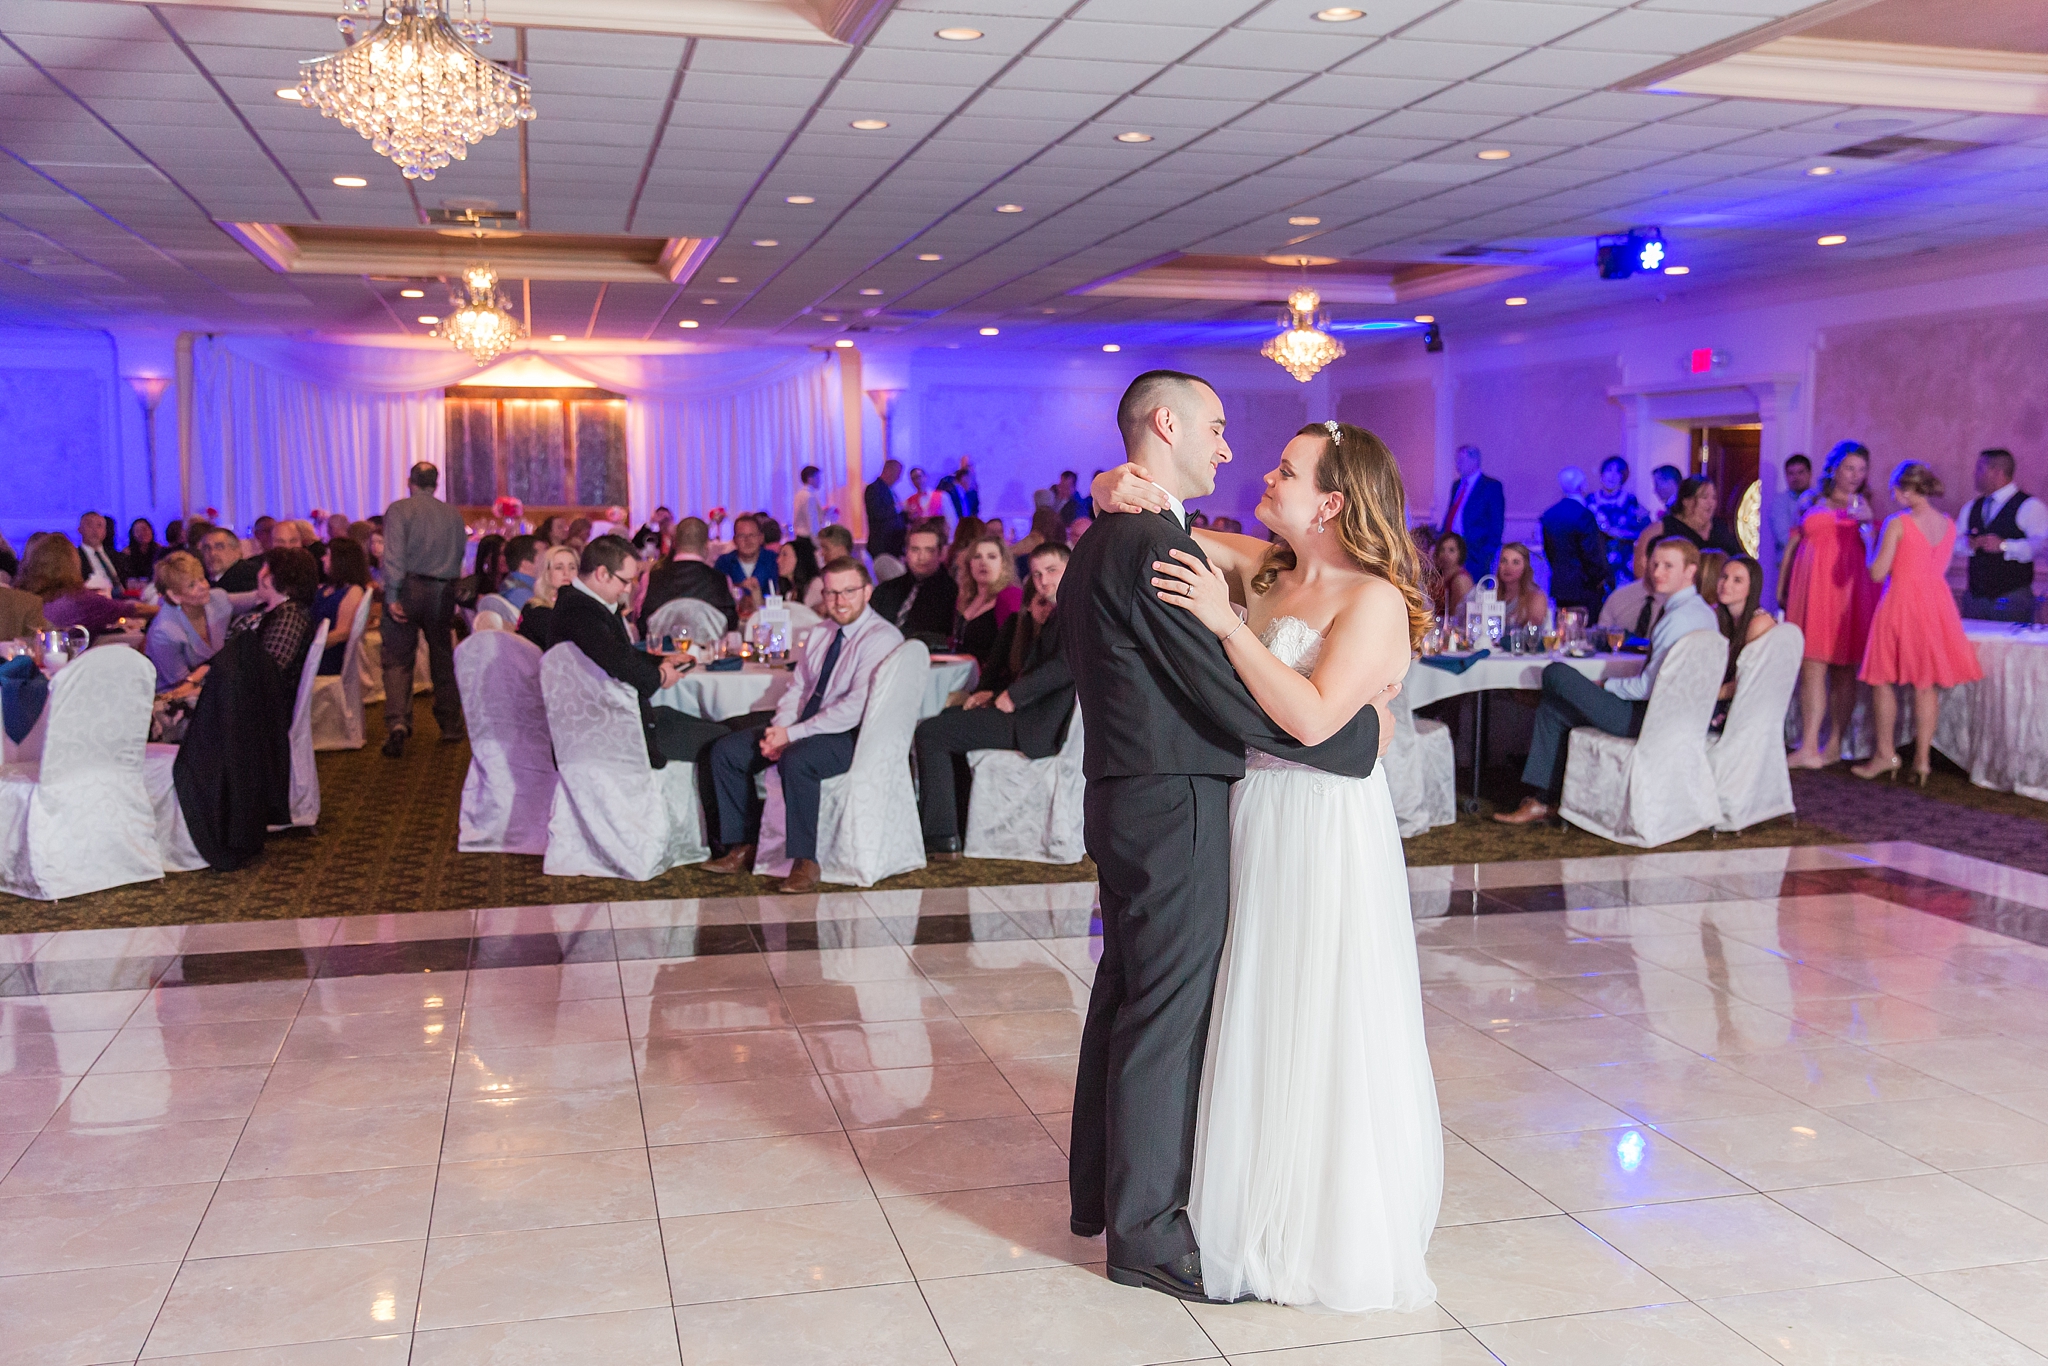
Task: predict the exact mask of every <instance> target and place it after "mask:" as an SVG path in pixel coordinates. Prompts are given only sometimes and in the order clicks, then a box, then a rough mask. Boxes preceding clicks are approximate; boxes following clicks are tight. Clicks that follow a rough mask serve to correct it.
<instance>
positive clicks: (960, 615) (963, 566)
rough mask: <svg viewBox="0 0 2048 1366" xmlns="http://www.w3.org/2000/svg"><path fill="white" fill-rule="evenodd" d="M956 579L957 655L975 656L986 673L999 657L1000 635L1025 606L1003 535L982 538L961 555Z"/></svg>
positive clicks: (954, 630)
mask: <svg viewBox="0 0 2048 1366" xmlns="http://www.w3.org/2000/svg"><path fill="white" fill-rule="evenodd" d="M953 578H954V580H955V581H956V582H957V584H958V586H959V593H958V605H957V606H956V607H955V608H954V609H953V639H952V642H951V645H950V648H951V650H952V652H953V653H954V654H963V655H973V656H974V661H975V663H976V664H978V665H980V666H981V671H982V672H983V673H987V672H988V668H989V660H990V659H991V658H993V657H994V655H995V648H996V633H997V632H998V631H1000V630H1001V629H1002V628H1003V625H1004V623H1006V622H1007V621H1009V619H1010V618H1011V617H1012V616H1015V615H1016V612H1017V609H1018V608H1019V607H1021V606H1023V604H1024V590H1023V589H1021V588H1019V587H1018V586H1017V582H1016V579H1015V577H1014V576H1013V574H1012V566H1011V564H1010V552H1009V550H1008V549H1007V548H1006V547H1005V546H1004V545H1003V538H1002V537H1001V536H1000V535H994V536H991V535H986V534H984V535H982V536H980V537H978V538H977V539H976V540H975V541H974V542H973V544H971V545H969V546H968V547H967V548H966V550H965V551H964V552H963V553H962V554H961V556H960V560H959V562H958V564H957V565H956V566H955V567H954V570H953Z"/></svg>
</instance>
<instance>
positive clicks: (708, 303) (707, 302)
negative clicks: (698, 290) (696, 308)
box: [697, 299, 718, 308]
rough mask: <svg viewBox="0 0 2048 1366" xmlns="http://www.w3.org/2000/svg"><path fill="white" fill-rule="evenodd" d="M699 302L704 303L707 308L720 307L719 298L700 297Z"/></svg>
mask: <svg viewBox="0 0 2048 1366" xmlns="http://www.w3.org/2000/svg"><path fill="white" fill-rule="evenodd" d="M697 302H698V303H700V304H702V305H704V306H705V307H706V308H716V307H718V300H716V299H699V300H697Z"/></svg>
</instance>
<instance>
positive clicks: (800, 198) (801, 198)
mask: <svg viewBox="0 0 2048 1366" xmlns="http://www.w3.org/2000/svg"><path fill="white" fill-rule="evenodd" d="M782 202H783V203H785V204H815V203H817V202H818V200H817V196H815V195H808V194H791V195H784V196H783V197H782Z"/></svg>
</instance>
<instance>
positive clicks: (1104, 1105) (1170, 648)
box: [1060, 370, 1393, 1300]
mask: <svg viewBox="0 0 2048 1366" xmlns="http://www.w3.org/2000/svg"><path fill="white" fill-rule="evenodd" d="M1117 426H1118V427H1119V428H1120V429H1121V430H1122V432H1123V439H1124V450H1125V452H1126V454H1127V457H1128V458H1129V459H1130V460H1131V461H1133V462H1134V463H1136V464H1139V465H1142V466H1144V467H1145V469H1147V470H1148V471H1150V472H1151V474H1152V477H1153V479H1154V481H1155V482H1156V483H1157V484H1158V485H1159V486H1160V487H1161V489H1163V490H1164V491H1165V493H1166V495H1167V501H1168V503H1169V504H1170V510H1169V511H1167V512H1140V513H1132V514H1128V515H1124V516H1109V517H1102V518H1100V519H1098V520H1097V521H1096V523H1095V524H1094V526H1092V527H1090V528H1089V530H1088V533H1087V534H1086V535H1084V536H1083V537H1082V538H1081V541H1080V544H1079V545H1077V546H1076V547H1075V548H1074V557H1073V560H1072V562H1071V563H1070V564H1069V565H1068V567H1067V576H1066V578H1065V580H1064V581H1063V582H1062V584H1061V587H1060V602H1061V606H1062V607H1063V608H1064V609H1065V610H1063V611H1062V612H1061V613H1060V615H1061V617H1062V618H1063V619H1065V620H1066V621H1067V623H1068V624H1067V626H1066V628H1065V629H1066V633H1067V635H1066V653H1067V663H1068V665H1069V667H1070V668H1071V669H1072V671H1073V675H1074V684H1075V689H1076V692H1077V694H1078V696H1079V701H1080V708H1081V715H1083V716H1085V717H1086V718H1087V720H1088V725H1087V739H1086V747H1087V753H1086V757H1085V759H1084V761H1083V770H1084V772H1085V773H1086V775H1087V779H1088V794H1087V798H1086V800H1085V803H1084V810H1085V820H1086V839H1087V845H1088V853H1089V855H1090V856H1091V857H1092V858H1094V860H1095V864H1096V869H1097V874H1098V877H1099V878H1100V882H1101V889H1102V891H1101V896H1102V962H1101V963H1100V965H1098V967H1097V968H1096V973H1095V989H1094V992H1093V994H1092V995H1091V996H1090V997H1089V1001H1088V1021H1087V1025H1086V1027H1085V1028H1084V1029H1083V1031H1082V1034H1081V1062H1080V1072H1079V1075H1078V1077H1077V1078H1076V1080H1075V1083H1074V1133H1073V1151H1072V1156H1071V1157H1070V1159H1069V1166H1068V1185H1069V1189H1070V1193H1071V1196H1072V1200H1073V1230H1074V1232H1075V1233H1076V1234H1077V1235H1079V1236H1081V1237H1084V1238H1089V1237H1093V1236H1094V1235H1096V1234H1098V1233H1103V1232H1105V1231H1106V1232H1107V1233H1108V1235H1109V1278H1110V1279H1111V1280H1113V1281H1115V1282H1117V1283H1118V1284H1120V1285H1133V1286H1142V1287H1145V1288H1148V1289H1152V1290H1158V1291H1161V1292H1163V1293H1165V1294H1168V1295H1173V1296H1175V1297H1177V1298H1180V1299H1184V1300H1206V1299H1207V1298H1208V1296H1207V1295H1206V1294H1205V1293H1204V1292H1203V1289H1202V1264H1201V1255H1200V1253H1199V1252H1198V1251H1197V1249H1196V1246H1195V1233H1194V1229H1193V1227H1192V1226H1191V1225H1190V1224H1189V1222H1188V1215H1187V1208H1186V1206H1187V1201H1188V1186H1189V1182H1190V1179H1191V1177H1192V1174H1193V1167H1194V1144H1195V1105H1196V1101H1197V1099H1198V1097H1199V1092H1200V1086H1201V1079H1202V1054H1203V1050H1204V1047H1205V1045H1206V1043H1207V1039H1208V1031H1209V1001H1210V997H1211V995H1212V994H1213V992H1214V989H1215V985H1216V967H1217V963H1218V962H1219V961H1220V959H1221V957H1222V954H1223V938H1224V930H1225V928H1226V926H1227V921H1228V918H1229V912H1230V784H1231V783H1233V782H1235V781H1236V780H1238V779H1239V778H1242V777H1243V776H1244V750H1245V746H1246V745H1251V746H1253V747H1255V748H1257V749H1260V750H1264V751H1265V752H1267V753H1269V754H1274V755H1278V756H1280V757H1282V758H1286V759H1289V760H1292V761H1294V762H1297V763H1304V764H1309V765H1311V766H1313V767H1316V768H1320V769H1323V770H1325V771H1326V772H1330V773H1338V774H1343V775H1345V776H1348V777H1355V778H1362V777H1365V776H1367V775H1368V774H1370V773H1371V772H1372V766H1373V762H1374V760H1375V759H1376V758H1377V757H1378V755H1379V752H1380V750H1381V748H1382V746H1381V743H1380V737H1381V735H1382V734H1383V733H1384V734H1385V735H1386V736H1388V737H1389V738H1391V737H1392V734H1393V725H1392V721H1391V718H1389V717H1387V716H1385V715H1383V714H1382V712H1381V709H1380V708H1379V707H1378V706H1377V705H1375V706H1374V707H1368V708H1365V709H1363V710H1361V711H1360V712H1359V713H1358V715H1357V716H1356V717H1354V718H1353V719H1352V721H1351V723H1350V725H1348V726H1347V727H1345V729H1343V730H1342V731H1340V732H1338V733H1337V734H1336V735H1335V736H1333V737H1331V738H1330V739H1329V740H1326V741H1324V742H1323V743H1322V744H1320V745H1317V746H1315V747H1313V748H1310V747H1308V746H1304V745H1302V744H1300V743H1299V742H1298V741H1296V740H1295V739H1294V738H1293V737H1291V736H1290V735H1288V734H1287V732H1285V731H1283V730H1282V729H1280V727H1279V726H1277V725H1275V724H1274V723H1273V722H1272V721H1271V720H1270V719H1268V717H1267V716H1266V714H1265V713H1264V712H1263V711H1261V710H1260V709H1259V706H1258V704H1257V703H1256V702H1254V701H1253V700H1252V698H1251V694H1250V693H1248V692H1247V691H1246V690H1245V687H1244V684H1243V683H1242V682H1240V681H1239V680H1238V677H1237V675H1236V673H1234V672H1233V671H1232V669H1231V667H1230V663H1229V660H1228V657H1227V656H1225V654H1224V653H1223V646H1222V643H1221V642H1220V641H1218V640H1217V638H1216V636H1215V635H1214V633H1212V632H1211V631H1210V630H1209V629H1208V628H1206V627H1204V626H1203V625H1202V624H1201V623H1200V622H1199V621H1198V620H1197V619H1196V617H1195V616H1194V614H1193V613H1191V612H1187V611H1183V610H1182V609H1180V608H1178V607H1172V606H1169V605H1167V604H1166V603H1163V602H1161V601H1159V598H1158V596H1157V591H1158V590H1157V589H1155V588H1154V587H1153V584H1152V580H1153V572H1152V562H1153V561H1154V560H1165V559H1168V558H1169V556H1168V555H1167V552H1168V551H1169V550H1172V549H1180V550H1185V551H1189V552H1191V553H1193V554H1196V555H1200V554H1201V553H1202V552H1201V550H1200V549H1199V547H1197V545H1196V544H1195V541H1194V540H1193V538H1192V537H1190V536H1189V535H1188V533H1187V530H1186V525H1187V518H1186V512H1185V509H1184V508H1183V506H1182V503H1183V501H1184V500H1186V499H1190V498H1199V497H1201V496H1203V495H1204V494H1207V493H1210V492H1213V491H1214V489H1215V487H1216V467H1217V466H1218V465H1221V464H1223V463H1225V462H1226V461H1228V460H1229V459H1230V447H1229V445H1228V444H1227V443H1226V442H1225V441H1224V439H1223V401H1222V400H1221V399H1220V398H1218V397H1217V396H1216V391H1215V390H1214V389H1213V388H1211V387H1210V386H1209V385H1208V384H1207V383H1206V382H1205V381H1203V380H1200V379H1197V378H1196V377H1195V376H1193V375H1186V374H1181V373H1180V372H1179V371H1175V370H1152V371H1148V372H1147V373H1145V374H1142V375H1140V376H1138V378H1136V379H1135V380H1133V381H1131V387H1130V388H1129V389H1127V390H1125V391H1124V396H1123V401H1122V402H1121V403H1120V404H1118V405H1117ZM1205 558H1206V557H1205Z"/></svg>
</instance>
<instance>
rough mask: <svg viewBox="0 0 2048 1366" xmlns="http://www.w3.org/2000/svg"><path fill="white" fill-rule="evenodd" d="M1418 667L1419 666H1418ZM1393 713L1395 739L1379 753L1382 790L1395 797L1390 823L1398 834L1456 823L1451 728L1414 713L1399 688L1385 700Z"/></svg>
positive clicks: (1455, 768) (1455, 764) (1408, 835)
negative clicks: (1383, 776) (1383, 779)
mask: <svg viewBox="0 0 2048 1366" xmlns="http://www.w3.org/2000/svg"><path fill="white" fill-rule="evenodd" d="M1418 667H1419V666H1418ZM1389 708H1390V710H1392V712H1393V713H1394V743H1393V744H1392V745H1391V746H1389V747H1388V749H1387V752H1386V754H1385V755H1383V756H1382V757H1381V759H1380V767H1381V768H1383V769H1384V770H1386V774H1387V792H1388V795H1389V796H1391V797H1392V798H1393V801H1394V823H1395V825H1396V826H1397V827H1398V828H1399V829H1400V832H1401V838H1403V839H1410V838H1412V837H1414V836H1416V835H1420V834H1423V833H1424V832H1426V831H1429V830H1432V829H1434V828H1436V827H1437V826H1439V825H1456V824H1457V823H1458V761H1457V756H1456V754H1455V752H1454V751H1453V749H1452V747H1451V731H1450V727H1448V726H1446V725H1445V724H1444V723H1443V722H1441V721H1432V720H1430V719H1429V718H1428V717H1418V716H1416V715H1415V712H1414V709H1413V708H1411V707H1410V706H1409V705H1408V698H1407V696H1406V695H1405V694H1403V693H1396V694H1395V695H1394V700H1393V702H1392V703H1390V704H1389Z"/></svg>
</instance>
